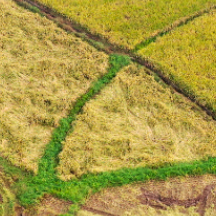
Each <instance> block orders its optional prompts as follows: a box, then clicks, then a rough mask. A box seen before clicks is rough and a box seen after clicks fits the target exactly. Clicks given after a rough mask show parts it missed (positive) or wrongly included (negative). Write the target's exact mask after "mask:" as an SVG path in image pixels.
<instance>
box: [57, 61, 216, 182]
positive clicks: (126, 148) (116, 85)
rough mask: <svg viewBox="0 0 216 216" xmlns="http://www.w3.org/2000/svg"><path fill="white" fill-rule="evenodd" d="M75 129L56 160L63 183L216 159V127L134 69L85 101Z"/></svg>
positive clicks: (126, 70)
mask: <svg viewBox="0 0 216 216" xmlns="http://www.w3.org/2000/svg"><path fill="white" fill-rule="evenodd" d="M73 126H74V131H73V133H71V134H69V135H68V136H67V138H66V141H65V142H64V143H63V151H62V152H61V153H60V156H59V157H60V165H59V167H58V172H59V175H60V176H61V178H62V179H64V180H69V179H71V178H73V177H75V176H81V175H82V174H84V173H87V172H91V173H97V172H104V171H109V170H117V169H120V168H122V167H128V168H134V167H139V166H147V165H154V166H160V165H162V164H163V163H165V162H168V163H173V162H180V161H192V160H198V159H204V158H206V157H207V156H216V150H215V149H216V123H215V122H214V121H213V120H212V119H211V118H210V117H208V116H207V115H206V114H205V113H204V112H202V111H201V110H200V109H198V108H197V107H196V106H195V105H194V104H193V103H191V102H190V101H189V100H187V99H185V98H183V97H182V96H181V95H178V94H177V93H173V92H172V91H171V90H170V88H169V87H166V86H164V85H161V84H160V83H158V82H156V81H155V80H154V79H153V77H152V76H150V75H147V74H146V71H145V69H144V68H143V67H141V66H137V65H135V64H132V65H130V66H128V67H127V68H125V69H123V70H121V71H120V72H119V74H118V75H117V77H116V78H115V79H114V80H113V82H112V83H111V84H109V85H108V86H107V87H106V88H105V89H104V90H103V91H102V92H101V94H100V95H98V96H97V97H96V98H95V99H93V100H91V101H90V102H88V103H87V104H86V105H85V107H84V109H83V112H82V113H81V114H79V115H78V117H77V120H76V121H75V122H74V125H73Z"/></svg>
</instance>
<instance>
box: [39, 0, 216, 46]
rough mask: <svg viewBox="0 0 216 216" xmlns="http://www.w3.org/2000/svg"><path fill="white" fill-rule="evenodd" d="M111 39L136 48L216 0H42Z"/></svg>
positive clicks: (41, 0) (119, 43) (40, 0)
mask: <svg viewBox="0 0 216 216" xmlns="http://www.w3.org/2000/svg"><path fill="white" fill-rule="evenodd" d="M38 2H41V3H44V4H45V5H47V6H49V7H51V8H53V9H55V10H56V11H58V12H60V13H62V14H64V15H66V16H68V17H69V18H71V19H72V20H75V21H76V22H78V23H80V24H81V25H83V26H85V27H86V28H87V29H88V30H90V31H91V32H93V33H96V34H101V35H103V36H104V37H105V38H107V39H108V40H109V41H110V42H112V43H115V44H118V45H121V46H124V47H126V48H130V49H133V48H134V47H135V45H137V44H139V43H141V42H142V41H144V40H146V39H147V38H149V37H151V36H152V35H154V34H156V33H157V32H158V31H160V30H163V29H164V28H165V27H166V26H170V25H171V24H172V23H173V22H174V21H176V20H177V19H179V18H182V17H185V16H188V15H191V14H193V13H195V12H197V11H199V10H201V9H203V8H206V7H209V6H211V5H213V3H216V1H215V0H212V1H208V0H187V1H186V0H183V1H177V0H170V1H161V0H156V1H150V0H147V1H143V0H136V1H134V0H124V1H122V0H112V1H110V0H108V1H107V0H94V1H89V0H67V1H58V0H39V1H38Z"/></svg>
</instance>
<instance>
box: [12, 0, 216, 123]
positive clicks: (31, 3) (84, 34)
mask: <svg viewBox="0 0 216 216" xmlns="http://www.w3.org/2000/svg"><path fill="white" fill-rule="evenodd" d="M13 1H15V2H17V3H18V4H19V5H21V6H23V7H25V8H27V9H29V10H32V11H33V12H37V13H40V14H41V15H43V16H46V17H47V18H48V19H50V20H52V21H54V22H55V23H56V24H57V25H58V26H59V27H61V28H62V29H64V30H66V31H67V32H71V33H73V34H74V35H75V36H77V37H79V38H81V39H82V40H84V41H86V42H88V43H89V44H90V45H91V46H93V47H95V48H96V49H97V50H99V51H103V52H105V53H106V54H112V53H119V54H122V55H128V56H129V57H130V58H131V60H132V61H133V62H136V63H138V64H140V65H143V66H144V67H146V68H147V69H149V74H151V75H153V74H156V75H157V76H158V77H159V78H160V79H161V80H162V81H163V82H164V83H166V84H167V85H169V86H170V87H171V88H172V89H173V90H174V91H176V92H178V93H179V94H181V95H182V96H184V97H185V98H187V99H189V100H190V101H191V102H193V103H194V104H196V105H197V106H198V107H200V108H201V109H202V110H203V111H204V112H206V113H207V114H208V115H209V116H211V117H212V118H213V119H214V120H216V112H213V111H212V110H211V108H210V107H207V106H205V105H203V104H201V103H200V102H199V101H197V100H196V95H193V94H191V93H190V92H188V91H185V90H184V89H182V88H181V87H180V86H179V85H178V83H176V82H175V81H173V80H171V79H170V78H169V77H167V76H166V75H165V73H163V71H164V70H163V69H162V68H161V67H158V65H157V63H155V62H152V61H151V60H150V59H147V58H145V57H141V56H139V55H138V54H136V53H135V51H134V50H128V49H126V48H124V47H121V46H119V45H117V44H112V43H110V42H109V41H108V40H107V39H106V38H104V37H103V36H102V35H99V34H92V33H91V32H90V30H88V29H87V28H85V27H83V26H81V25H80V24H79V23H77V22H76V21H74V20H72V19H69V18H68V17H66V16H64V15H63V14H60V13H59V12H57V11H55V10H53V9H52V8H49V7H47V6H45V5H43V4H41V3H39V2H38V1H37V0H13ZM212 9H216V5H213V6H211V7H209V8H207V9H203V10H201V11H198V12H197V13H194V14H193V15H191V16H188V17H185V18H182V19H183V20H184V22H185V24H187V23H188V22H189V21H192V20H194V19H195V18H198V17H200V16H202V15H203V14H205V13H209V12H210V11H211V10H212ZM183 24H184V23H181V20H177V21H176V22H174V23H173V24H172V25H171V27H167V29H165V30H163V31H161V32H159V33H158V34H157V36H156V35H155V36H154V37H153V39H152V38H150V39H147V40H146V42H145V41H144V42H142V46H143V45H144V46H145V43H146V44H149V43H150V42H154V40H156V38H157V37H161V36H163V35H165V34H168V33H169V32H170V31H171V30H174V29H175V28H176V27H178V26H181V25H183ZM168 29H169V30H168ZM137 46H138V45H137ZM135 49H136V48H135Z"/></svg>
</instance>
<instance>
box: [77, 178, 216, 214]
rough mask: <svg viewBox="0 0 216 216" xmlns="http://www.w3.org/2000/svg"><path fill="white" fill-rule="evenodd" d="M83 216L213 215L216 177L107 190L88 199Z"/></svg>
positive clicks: (215, 203)
mask: <svg viewBox="0 0 216 216" xmlns="http://www.w3.org/2000/svg"><path fill="white" fill-rule="evenodd" d="M84 215H86V216H87V215H103V216H123V215H125V216H126V215H133V216H139V215H140V216H141V215H163V216H165V215H173V216H174V215H196V216H208V215H216V177H215V176H210V175H206V176H202V177H190V178H189V177H188V178H175V179H170V180H168V181H150V182H147V183H140V184H134V185H128V186H123V187H118V188H109V189H105V190H104V191H102V192H100V193H98V194H95V195H93V196H92V197H90V198H89V199H88V200H87V202H86V205H85V206H83V207H82V210H81V211H80V212H79V213H78V216H84Z"/></svg>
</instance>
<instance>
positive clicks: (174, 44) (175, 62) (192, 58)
mask: <svg viewBox="0 0 216 216" xmlns="http://www.w3.org/2000/svg"><path fill="white" fill-rule="evenodd" d="M215 20H216V10H212V11H211V13H209V14H205V15H203V16H202V17H199V18H197V19H195V20H193V21H192V22H191V23H188V24H187V25H185V26H181V27H179V28H177V29H175V31H172V32H170V33H169V34H167V35H166V36H164V37H161V38H158V39H157V40H156V42H155V43H152V44H150V45H149V46H148V47H145V48H143V49H142V50H140V51H139V55H141V56H142V57H144V58H149V59H150V60H152V61H153V62H156V63H158V67H159V68H161V70H162V72H163V73H164V75H166V76H167V77H169V78H170V79H171V80H172V81H173V82H175V83H176V84H177V85H178V86H179V87H180V88H181V89H182V90H183V91H184V92H186V94H188V95H190V96H191V97H194V98H195V100H196V101H198V102H199V103H200V104H202V105H204V106H206V107H208V108H209V109H211V110H212V111H213V112H214V114H216V82H215V79H216V58H215V56H216V49H215V48H216V37H215V32H216V25H215V24H216V21H215Z"/></svg>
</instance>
